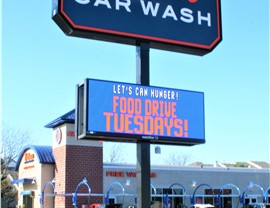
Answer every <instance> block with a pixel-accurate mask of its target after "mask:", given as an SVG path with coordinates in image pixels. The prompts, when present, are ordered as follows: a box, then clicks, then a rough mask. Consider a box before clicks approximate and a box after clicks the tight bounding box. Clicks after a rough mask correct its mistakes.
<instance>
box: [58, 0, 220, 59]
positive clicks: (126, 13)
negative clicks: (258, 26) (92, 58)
mask: <svg viewBox="0 0 270 208" xmlns="http://www.w3.org/2000/svg"><path fill="white" fill-rule="evenodd" d="M53 19H54V20H55V22H56V23H57V24H58V25H59V26H60V28H61V29H62V30H63V31H64V32H65V33H66V34H67V35H72V36H78V37H86V38H92V39H100V40H106V41H112V42H120V43H125V44H132V45H136V44H137V43H138V42H141V41H143V42H148V43H150V46H151V47H153V48H159V49H164V50H172V51H179V52H185V53H191V54H198V55H203V54H205V53H208V52H210V51H211V50H213V49H214V48H215V47H216V46H217V45H218V43H219V42H220V41H221V40H222V34H221V13H220V0H166V1H164V0H163V1H162V0H91V1H90V0H54V1H53Z"/></svg>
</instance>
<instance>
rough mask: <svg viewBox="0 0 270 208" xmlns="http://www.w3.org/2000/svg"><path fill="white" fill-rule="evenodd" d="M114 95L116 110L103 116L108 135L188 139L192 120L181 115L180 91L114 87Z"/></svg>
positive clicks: (114, 85) (126, 86)
mask: <svg viewBox="0 0 270 208" xmlns="http://www.w3.org/2000/svg"><path fill="white" fill-rule="evenodd" d="M112 92H113V96H112V100H111V102H112V110H111V111H110V112H103V116H105V120H106V131H108V132H111V131H114V132H117V133H127V134H140V135H155V136H168V137H188V120H187V119H184V118H179V113H178V114H177V105H178V104H179V101H180V99H181V98H180V95H179V91H176V90H170V89H161V88H150V87H142V86H130V85H122V84H113V85H112Z"/></svg>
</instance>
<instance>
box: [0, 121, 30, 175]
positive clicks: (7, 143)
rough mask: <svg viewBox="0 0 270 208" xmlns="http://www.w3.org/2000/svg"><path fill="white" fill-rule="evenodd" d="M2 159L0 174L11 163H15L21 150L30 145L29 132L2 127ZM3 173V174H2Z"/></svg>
mask: <svg viewBox="0 0 270 208" xmlns="http://www.w3.org/2000/svg"><path fill="white" fill-rule="evenodd" d="M1 136H2V138H1V140H2V158H3V159H4V165H3V168H2V167H1V174H5V173H6V171H7V170H8V167H10V164H11V163H12V162H15V161H16V160H17V158H18V156H19V154H20V152H21V150H22V148H23V147H24V146H25V145H26V144H29V143H32V139H31V134H30V131H29V130H22V129H16V128H11V127H9V126H7V125H5V126H3V127H2V135H1ZM2 171H3V172H2Z"/></svg>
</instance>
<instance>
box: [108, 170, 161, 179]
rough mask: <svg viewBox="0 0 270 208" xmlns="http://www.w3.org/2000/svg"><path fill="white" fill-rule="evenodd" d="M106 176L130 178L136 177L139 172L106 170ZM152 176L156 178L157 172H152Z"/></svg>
mask: <svg viewBox="0 0 270 208" xmlns="http://www.w3.org/2000/svg"><path fill="white" fill-rule="evenodd" d="M106 176H107V177H119V178H123V177H128V178H136V177H137V173H136V172H124V171H106ZM150 177H151V178H156V177H157V173H156V172H151V173H150Z"/></svg>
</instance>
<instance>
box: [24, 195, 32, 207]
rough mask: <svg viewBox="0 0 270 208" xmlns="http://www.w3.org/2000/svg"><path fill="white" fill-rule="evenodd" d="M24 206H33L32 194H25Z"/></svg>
mask: <svg viewBox="0 0 270 208" xmlns="http://www.w3.org/2000/svg"><path fill="white" fill-rule="evenodd" d="M23 205H24V208H33V203H32V197H30V195H23Z"/></svg>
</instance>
